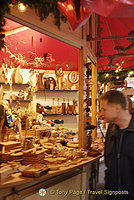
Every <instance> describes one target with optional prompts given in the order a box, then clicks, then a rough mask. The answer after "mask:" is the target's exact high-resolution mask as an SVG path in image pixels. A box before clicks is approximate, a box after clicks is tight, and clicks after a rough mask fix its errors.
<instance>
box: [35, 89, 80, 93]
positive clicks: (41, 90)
mask: <svg viewBox="0 0 134 200" xmlns="http://www.w3.org/2000/svg"><path fill="white" fill-rule="evenodd" d="M78 91H79V90H44V89H40V90H37V91H36V92H78Z"/></svg>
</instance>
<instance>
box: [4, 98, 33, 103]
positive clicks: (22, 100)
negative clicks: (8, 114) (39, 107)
mask: <svg viewBox="0 0 134 200" xmlns="http://www.w3.org/2000/svg"><path fill="white" fill-rule="evenodd" d="M6 100H7V101H10V100H9V99H6ZM12 101H13V102H16V101H20V102H27V103H29V102H31V101H32V100H29V99H14V100H12Z"/></svg>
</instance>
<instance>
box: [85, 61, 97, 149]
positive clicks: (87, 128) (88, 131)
mask: <svg viewBox="0 0 134 200" xmlns="http://www.w3.org/2000/svg"><path fill="white" fill-rule="evenodd" d="M84 66H85V67H86V75H85V84H86V89H85V90H84V91H85V93H86V98H85V99H84V102H85V104H86V106H85V111H86V124H85V131H86V135H87V146H86V148H87V149H88V150H89V149H90V148H91V143H92V130H94V129H95V128H96V126H94V125H92V124H91V117H90V107H91V85H92V83H91V62H89V63H86V64H85V65H84Z"/></svg>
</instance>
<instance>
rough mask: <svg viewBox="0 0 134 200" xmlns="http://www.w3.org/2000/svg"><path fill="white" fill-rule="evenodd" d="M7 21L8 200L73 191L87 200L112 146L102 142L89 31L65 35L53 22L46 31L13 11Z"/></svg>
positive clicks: (0, 172)
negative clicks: (43, 191) (106, 151)
mask: <svg viewBox="0 0 134 200" xmlns="http://www.w3.org/2000/svg"><path fill="white" fill-rule="evenodd" d="M6 16H7V21H8V23H7V24H6V28H7V29H6V31H5V35H6V37H5V42H6V44H5V47H4V48H3V49H2V51H1V53H0V56H1V66H2V67H1V81H0V82H1V102H2V105H3V106H4V108H6V112H7V116H8V123H9V128H8V129H6V130H4V134H3V136H2V138H1V142H0V151H1V153H0V161H1V168H0V177H1V184H0V188H1V189H0V190H1V193H0V195H1V199H4V198H6V199H13V198H14V195H17V197H16V196H15V198H19V197H20V196H19V194H20V195H21V198H22V199H24V198H26V197H27V198H32V196H31V195H32V194H34V195H35V196H36V197H37V196H38V197H39V193H38V192H39V190H40V189H41V188H44V189H46V188H48V189H47V190H48V191H49V190H56V189H54V187H56V188H59V190H61V189H62V190H65V191H67V190H69V187H68V185H69V184H70V188H71V189H72V190H74V191H75V190H78V191H82V192H84V191H85V193H86V194H84V195H83V197H82V198H83V199H87V198H88V196H89V195H90V194H89V191H88V190H91V189H92V190H93V189H95V181H96V177H97V173H96V169H97V168H98V161H99V159H100V157H101V156H102V154H103V149H104V144H103V140H102V138H101V137H100V138H97V139H96V140H95V138H96V130H95V129H96V124H97V121H96V96H97V79H96V74H97V67H96V60H95V56H94V54H93V53H92V50H91V49H90V48H87V46H86V38H84V37H85V36H84V32H86V27H85V28H84V29H83V30H82V31H83V33H82V35H81V29H80V30H79V31H78V30H77V31H76V32H72V31H70V28H69V26H68V24H65V25H64V26H62V29H63V30H62V31H59V30H58V29H57V27H54V26H52V24H51V23H50V22H51V21H52V20H51V19H52V18H49V19H48V20H47V21H46V23H45V24H44V23H43V22H40V21H39V19H38V18H37V16H36V15H33V12H32V11H31V10H29V11H26V12H25V13H21V15H20V13H19V11H18V10H17V9H16V8H15V9H14V8H12V12H11V14H10V15H6ZM31 16H34V22H33V20H32V17H31ZM12 20H13V21H12ZM14 21H15V22H14ZM16 22H17V23H16ZM18 22H20V23H21V24H19V23H18ZM49 23H50V24H49ZM24 25H25V26H24ZM26 25H27V26H26ZM31 28H33V29H34V30H32V29H31ZM37 30H38V32H37ZM48 30H49V31H48ZM39 31H40V32H39ZM68 31H69V34H68ZM45 33H47V34H46V35H44V34H45ZM49 36H52V37H53V38H50V37H49ZM83 36H84V37H83ZM54 38H56V39H59V40H60V41H58V40H55V39H54ZM61 41H64V43H62V42H61ZM65 43H67V44H65ZM50 44H51V45H50ZM55 44H56V45H55ZM70 45H72V46H70ZM74 46H75V47H74ZM54 47H55V48H54ZM94 48H95V46H94ZM90 50H91V51H90ZM87 56H88V57H90V61H88V60H87ZM85 63H86V64H85ZM87 63H89V64H87ZM91 71H92V73H91ZM85 74H86V76H85ZM91 74H92V76H91ZM85 86H86V89H85ZM91 112H93V113H92V115H91ZM85 116H86V118H85ZM85 119H86V121H85ZM93 130H94V134H93V141H92V131H93ZM71 183H72V184H71ZM57 184H58V185H57ZM64 186H65V187H64ZM15 193H16V194H15ZM36 193H37V194H36ZM74 193H75V192H74ZM58 195H59V194H57V199H58V198H59V196H58ZM36 197H35V198H36ZM53 197H54V196H52V195H51V194H50V199H52V198H53ZM54 198H55V197H54ZM62 198H64V196H62ZM69 198H70V199H71V198H72V196H71V195H70V196H69ZM76 198H77V199H78V196H76ZM79 198H81V197H80V195H79ZM73 199H74V196H73Z"/></svg>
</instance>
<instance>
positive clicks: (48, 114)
mask: <svg viewBox="0 0 134 200" xmlns="http://www.w3.org/2000/svg"><path fill="white" fill-rule="evenodd" d="M42 115H43V116H76V115H78V114H70V115H69V114H42Z"/></svg>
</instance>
